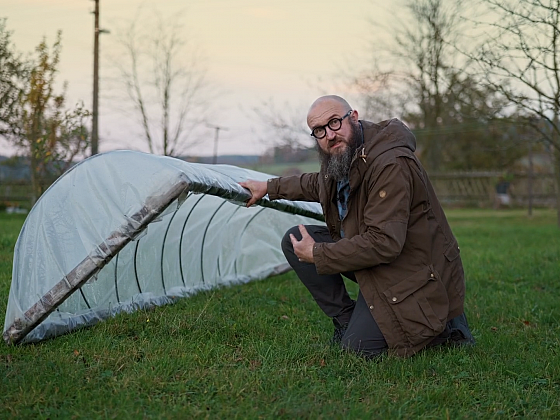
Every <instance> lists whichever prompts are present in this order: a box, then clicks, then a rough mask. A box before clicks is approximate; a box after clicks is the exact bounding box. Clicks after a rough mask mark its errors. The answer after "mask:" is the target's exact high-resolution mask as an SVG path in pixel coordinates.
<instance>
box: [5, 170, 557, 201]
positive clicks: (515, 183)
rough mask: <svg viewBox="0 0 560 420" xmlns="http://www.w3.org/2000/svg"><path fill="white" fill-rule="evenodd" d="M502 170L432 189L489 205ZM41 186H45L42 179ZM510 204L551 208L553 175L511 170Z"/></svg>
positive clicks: (22, 197) (444, 176)
mask: <svg viewBox="0 0 560 420" xmlns="http://www.w3.org/2000/svg"><path fill="white" fill-rule="evenodd" d="M501 175H502V172H456V173H437V174H430V179H431V181H432V184H433V185H434V189H435V191H436V193H437V195H438V197H439V199H440V201H441V202H442V203H443V204H444V205H448V206H457V207H492V206H493V205H494V203H495V200H496V185H497V183H498V180H499V179H500V176H501ZM42 185H43V186H44V189H46V188H47V187H48V185H49V183H48V182H47V181H44V182H42ZM509 195H510V197H511V201H512V206H515V207H527V206H528V205H529V202H530V201H531V203H532V205H533V206H538V207H555V206H556V185H555V182H554V174H549V173H548V174H534V175H533V176H532V177H530V176H529V175H528V174H525V173H515V174H513V176H512V179H511V181H510V186H509ZM31 197H32V194H31V185H30V184H29V182H25V181H10V182H0V206H2V207H9V206H14V207H18V206H19V207H25V208H29V207H30V206H31Z"/></svg>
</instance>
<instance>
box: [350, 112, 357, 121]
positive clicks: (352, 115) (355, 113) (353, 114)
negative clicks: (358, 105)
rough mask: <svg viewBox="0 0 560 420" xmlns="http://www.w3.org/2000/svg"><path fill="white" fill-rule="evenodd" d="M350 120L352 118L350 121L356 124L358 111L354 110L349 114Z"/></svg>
mask: <svg viewBox="0 0 560 420" xmlns="http://www.w3.org/2000/svg"><path fill="white" fill-rule="evenodd" d="M350 118H352V121H354V122H358V111H356V110H355V109H354V110H352V113H351V114H350Z"/></svg>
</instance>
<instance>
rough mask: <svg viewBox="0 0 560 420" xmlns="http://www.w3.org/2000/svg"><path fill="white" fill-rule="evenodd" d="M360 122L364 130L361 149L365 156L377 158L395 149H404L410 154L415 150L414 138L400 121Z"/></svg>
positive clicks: (395, 119)
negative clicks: (408, 150)
mask: <svg viewBox="0 0 560 420" xmlns="http://www.w3.org/2000/svg"><path fill="white" fill-rule="evenodd" d="M360 122H361V123H362V127H363V130H364V142H365V144H364V146H363V147H364V148H365V153H366V155H369V156H375V157H377V156H379V155H381V154H382V153H385V152H386V151H387V150H391V149H394V148H397V147H406V148H407V149H410V150H411V151H412V152H414V151H415V150H416V137H414V134H412V131H410V129H409V128H408V127H407V126H406V125H405V124H404V123H403V122H402V121H401V120H399V119H397V118H393V119H390V120H386V121H381V122H380V123H372V122H369V121H360ZM358 150H361V148H358Z"/></svg>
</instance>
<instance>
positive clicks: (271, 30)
mask: <svg viewBox="0 0 560 420" xmlns="http://www.w3.org/2000/svg"><path fill="white" fill-rule="evenodd" d="M376 2H379V0H281V1H280V0H190V1H189V0H183V1H178V0H159V1H158V2H148V1H140V0H100V28H102V29H105V30H108V31H109V33H106V34H102V35H101V37H100V51H101V52H100V100H99V101H100V102H99V137H100V145H99V149H100V151H101V152H105V151H109V150H114V149H123V148H125V149H134V150H141V151H147V146H146V145H145V144H144V143H143V142H142V141H141V140H140V136H139V134H138V133H139V131H138V125H137V124H136V123H135V122H134V121H133V120H132V119H130V118H129V117H128V116H127V115H126V114H123V113H122V111H119V109H121V108H122V107H120V106H119V103H116V101H118V100H119V101H120V100H124V99H122V98H121V99H118V100H117V99H115V98H114V97H112V95H111V91H112V89H113V88H114V87H113V86H112V85H111V83H112V82H111V81H110V80H109V79H110V78H111V75H113V74H114V66H113V65H112V64H111V57H114V54H115V51H116V49H115V48H116V47H115V44H116V38H117V37H116V31H117V29H118V28H122V27H124V26H125V25H126V24H127V22H130V21H131V19H132V18H133V17H134V16H135V14H136V13H138V10H139V8H141V13H143V14H144V15H146V14H147V15H148V16H150V14H156V13H157V14H160V15H161V16H162V17H164V18H166V17H171V16H176V17H177V16H179V17H180V21H181V23H182V25H183V27H184V30H185V33H184V36H185V37H186V38H187V37H188V39H190V40H192V42H193V43H194V44H196V46H197V48H198V49H199V51H201V52H202V54H203V55H204V57H205V60H204V63H205V66H206V68H207V70H208V74H207V78H208V80H209V82H210V83H211V85H212V86H213V87H214V89H215V92H217V93H218V94H217V95H215V98H214V99H213V100H212V113H211V115H210V123H209V124H210V125H217V126H220V127H223V128H224V130H220V137H219V144H218V154H220V155H223V154H261V153H263V152H264V151H265V149H266V148H267V147H269V146H270V144H269V143H268V144H267V143H266V140H265V141H263V138H266V137H267V134H268V133H270V134H273V132H272V131H271V130H269V129H267V127H265V126H264V125H263V123H262V121H260V120H259V119H258V118H256V117H255V114H254V112H253V110H254V109H255V108H258V107H262V106H263V103H264V102H267V101H272V102H273V103H274V104H275V106H276V108H277V109H278V110H280V111H281V110H283V109H284V108H285V109H286V112H291V113H294V111H295V112H297V111H300V110H301V122H302V123H304V122H305V113H306V112H307V108H308V107H309V105H310V104H311V103H312V102H313V101H314V100H315V99H316V98H317V97H318V96H320V95H322V94H325V93H334V94H339V95H341V96H345V97H348V98H349V99H350V100H351V95H352V92H351V91H349V88H348V87H347V86H346V85H345V84H344V83H343V76H342V75H343V74H344V73H345V72H346V71H348V69H352V70H357V69H359V68H362V67H363V66H365V65H367V63H368V62H369V53H368V52H367V51H368V45H370V42H371V34H372V29H373V25H372V23H371V19H372V18H374V19H375V18H379V17H380V14H381V13H383V11H382V8H381V7H378V6H376ZM156 4H157V6H155V5H156ZM93 9H94V2H93V1H92V0H2V6H1V8H0V17H5V18H7V28H8V30H10V31H12V42H13V43H14V44H15V46H16V48H17V49H18V50H19V51H21V52H24V53H31V52H32V51H33V49H34V48H35V46H37V44H39V43H40V42H41V40H42V39H43V37H45V38H46V40H47V42H48V43H49V44H52V43H53V42H54V40H55V37H56V33H57V31H58V30H61V31H62V53H61V57H60V65H59V70H60V72H59V74H58V76H57V83H58V84H59V86H62V84H63V82H66V83H67V91H66V92H67V104H68V105H71V104H74V103H76V102H78V101H83V103H84V105H85V106H86V107H87V108H89V109H91V105H92V90H93V39H94V37H93V28H94V16H93V14H92V12H93ZM350 103H351V104H352V102H350ZM214 135H215V131H214V129H212V128H211V127H207V129H206V131H204V130H202V132H201V133H200V134H199V136H201V137H202V138H201V141H200V143H199V144H198V145H197V146H195V147H194V148H193V149H191V150H189V154H191V155H199V156H210V155H212V154H213V151H214ZM12 153H13V150H12V149H11V148H10V147H9V145H8V144H7V143H6V142H5V141H1V140H0V154H4V155H9V154H12Z"/></svg>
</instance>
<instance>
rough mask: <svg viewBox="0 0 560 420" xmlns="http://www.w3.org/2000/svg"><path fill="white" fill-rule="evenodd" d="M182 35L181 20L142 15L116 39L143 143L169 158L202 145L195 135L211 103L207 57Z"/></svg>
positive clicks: (118, 59) (117, 61) (118, 64)
mask: <svg viewBox="0 0 560 420" xmlns="http://www.w3.org/2000/svg"><path fill="white" fill-rule="evenodd" d="M154 15H155V19H154ZM182 30H183V27H182V25H181V24H180V23H179V18H178V17H172V18H167V19H164V18H163V17H161V16H160V15H158V14H157V13H154V14H153V15H152V16H150V18H149V19H148V18H142V17H141V14H140V13H138V14H137V16H136V18H135V19H134V20H132V21H131V22H130V23H129V24H128V26H127V27H126V28H125V29H124V30H122V31H119V32H118V33H117V40H118V44H119V46H120V51H119V53H118V55H117V56H116V58H115V59H113V62H114V64H115V66H116V68H117V70H118V73H119V79H120V83H121V85H122V86H123V87H124V89H125V92H126V96H127V98H128V100H129V102H130V104H131V105H132V108H133V113H132V115H133V118H134V120H135V121H136V122H137V123H138V124H139V125H140V126H141V127H142V130H141V132H142V137H143V140H144V142H145V143H146V145H147V146H148V149H149V151H150V152H151V153H156V154H163V155H166V156H176V155H179V154H182V153H184V152H185V151H186V150H187V149H188V148H189V147H192V146H193V145H194V144H196V143H197V142H198V140H197V139H196V138H195V135H194V133H195V130H196V129H197V128H199V127H203V126H204V125H205V124H206V113H207V112H208V108H209V102H210V99H211V98H210V96H211V92H210V85H209V83H208V82H207V80H206V69H205V68H204V66H203V65H202V64H203V63H202V60H203V57H202V55H201V54H200V53H199V51H198V50H197V49H196V48H194V47H193V46H192V45H191V44H189V43H188V42H187V41H186V40H185V39H184V38H183V35H182Z"/></svg>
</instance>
